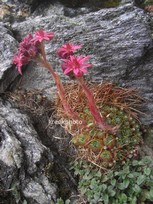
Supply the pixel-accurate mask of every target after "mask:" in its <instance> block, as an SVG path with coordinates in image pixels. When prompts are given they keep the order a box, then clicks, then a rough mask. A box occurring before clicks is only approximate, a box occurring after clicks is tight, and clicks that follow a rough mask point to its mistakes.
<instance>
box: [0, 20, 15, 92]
mask: <svg viewBox="0 0 153 204" xmlns="http://www.w3.org/2000/svg"><path fill="white" fill-rule="evenodd" d="M0 30H1V32H0V93H2V92H4V91H5V90H6V89H7V88H8V86H9V85H10V84H11V83H12V82H13V81H14V79H15V78H16V77H17V75H18V73H17V71H16V70H15V69H12V58H13V55H14V53H15V52H16V50H17V46H18V42H17V41H16V40H15V39H14V37H13V34H12V33H11V31H10V30H9V29H8V28H6V27H5V26H4V24H3V23H0Z"/></svg>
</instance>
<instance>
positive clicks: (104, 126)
mask: <svg viewBox="0 0 153 204" xmlns="http://www.w3.org/2000/svg"><path fill="white" fill-rule="evenodd" d="M77 79H78V81H79V84H80V85H81V87H82V88H83V90H84V93H85V95H86V97H87V99H88V105H89V109H90V112H91V114H92V115H93V117H94V119H95V121H96V123H97V124H98V126H99V127H100V128H101V129H102V130H103V131H109V132H111V133H112V134H115V132H116V127H112V126H110V125H108V124H107V123H106V122H105V118H104V117H103V116H102V115H101V114H100V112H99V110H98V108H97V106H96V103H95V99H94V96H93V93H92V92H91V91H90V89H89V88H88V86H87V85H86V83H85V82H84V79H83V77H78V78H77Z"/></svg>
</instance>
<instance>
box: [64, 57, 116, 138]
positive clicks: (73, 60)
mask: <svg viewBox="0 0 153 204" xmlns="http://www.w3.org/2000/svg"><path fill="white" fill-rule="evenodd" d="M88 59H89V56H87V57H83V56H79V57H76V56H74V55H72V56H70V57H69V59H62V61H64V64H62V69H63V71H64V73H65V74H66V75H68V76H69V74H71V75H72V74H73V75H74V76H75V77H76V78H77V79H78V82H79V84H80V85H81V87H82V88H83V90H84V93H85V95H86V97H87V99H88V105H89V109H90V112H91V113H92V115H93V117H94V119H95V121H96V123H97V124H98V126H99V127H100V128H101V129H102V130H104V131H105V130H107V131H108V130H109V131H110V132H111V133H113V134H114V133H115V131H116V129H115V128H113V127H111V126H110V125H108V124H106V122H105V119H104V117H103V116H101V114H100V112H99V110H98V109H97V106H96V103H95V99H94V96H93V93H92V92H91V91H90V89H89V88H88V86H87V85H86V83H85V82H84V79H83V75H84V73H87V70H86V69H87V68H88V67H90V66H91V64H87V63H85V62H86V61H87V60H88Z"/></svg>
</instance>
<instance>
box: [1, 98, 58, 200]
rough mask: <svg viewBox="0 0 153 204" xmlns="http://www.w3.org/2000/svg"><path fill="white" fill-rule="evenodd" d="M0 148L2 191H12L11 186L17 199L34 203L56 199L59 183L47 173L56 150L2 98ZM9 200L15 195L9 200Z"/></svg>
mask: <svg viewBox="0 0 153 204" xmlns="http://www.w3.org/2000/svg"><path fill="white" fill-rule="evenodd" d="M0 152H1V156H0V180H1V184H0V188H1V190H2V192H5V194H6V193H7V192H8V193H9V189H10V191H12V194H13V195H14V200H16V201H17V196H18V200H20V201H21V200H22V201H24V200H26V201H27V202H28V203H30V204H36V203H40V204H42V203H44V204H50V203H55V200H56V194H57V191H56V186H55V184H53V183H51V182H49V180H48V178H47V177H46V175H45V167H46V166H47V164H49V163H51V162H53V155H52V153H51V152H50V151H49V149H47V148H46V147H45V146H43V145H42V143H41V142H40V139H39V137H38V135H37V132H36V131H35V130H34V128H33V126H32V125H31V121H30V119H29V118H28V117H27V116H26V115H24V114H22V113H21V112H20V111H19V110H17V109H15V108H13V107H12V106H11V104H10V103H8V102H6V101H5V102H4V101H3V100H0ZM11 189H12V190H11ZM5 194H4V195H1V199H2V198H5V196H7V195H5ZM12 199H13V198H12ZM9 202H10V203H11V198H10V201H8V200H7V202H6V203H9Z"/></svg>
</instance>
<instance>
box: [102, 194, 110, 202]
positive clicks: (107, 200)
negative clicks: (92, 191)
mask: <svg viewBox="0 0 153 204" xmlns="http://www.w3.org/2000/svg"><path fill="white" fill-rule="evenodd" d="M103 199H104V204H108V203H109V197H108V195H107V194H105V195H104V197H103Z"/></svg>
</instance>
